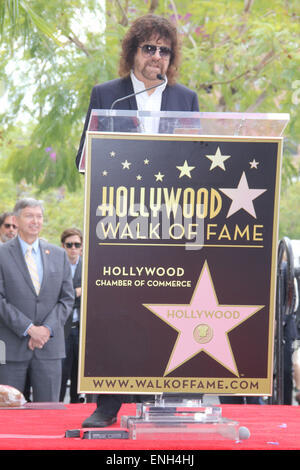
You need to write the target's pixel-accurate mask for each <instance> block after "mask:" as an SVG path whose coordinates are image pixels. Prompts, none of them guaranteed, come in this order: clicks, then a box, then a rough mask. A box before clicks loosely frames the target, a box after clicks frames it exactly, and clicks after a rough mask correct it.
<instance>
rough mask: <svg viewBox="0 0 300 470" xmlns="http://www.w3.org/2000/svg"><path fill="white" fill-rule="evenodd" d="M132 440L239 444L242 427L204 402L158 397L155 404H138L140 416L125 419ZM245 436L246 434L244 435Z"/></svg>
mask: <svg viewBox="0 0 300 470" xmlns="http://www.w3.org/2000/svg"><path fill="white" fill-rule="evenodd" d="M121 427H122V428H126V429H128V432H129V439H133V440H143V439H159V440H163V439H168V440H170V439H171V440H202V439H203V440H220V439H221V440H224V439H232V440H235V441H239V440H240V439H241V438H244V437H241V433H240V428H239V423H238V422H237V421H233V420H230V419H227V418H223V417H222V409H221V408H219V407H215V406H212V407H211V406H203V403H202V401H201V400H197V399H185V398H184V397H177V398H174V399H172V398H170V397H169V398H168V397H163V396H162V395H158V396H156V397H155V402H154V403H150V402H144V403H137V408H136V416H122V418H121ZM244 434H245V433H244Z"/></svg>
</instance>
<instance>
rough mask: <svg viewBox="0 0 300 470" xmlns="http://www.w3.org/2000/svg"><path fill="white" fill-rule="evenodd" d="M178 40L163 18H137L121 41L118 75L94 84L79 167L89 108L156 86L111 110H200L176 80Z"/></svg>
mask: <svg viewBox="0 0 300 470" xmlns="http://www.w3.org/2000/svg"><path fill="white" fill-rule="evenodd" d="M179 64H180V41H179V37H178V32H177V29H176V27H175V26H174V25H173V24H172V23H171V22H170V21H169V20H167V19H166V18H163V17H160V16H156V15H152V14H148V15H145V16H143V17H141V18H138V19H137V20H136V21H134V23H133V24H132V26H131V28H130V29H129V30H128V32H127V34H126V35H125V37H124V39H123V42H122V50H121V55H120V63H119V75H120V78H117V79H115V80H111V81H109V82H106V83H103V84H101V85H96V86H94V88H93V90H92V93H91V98H90V104H89V108H88V112H87V115H86V120H85V124H84V129H83V133H82V136H81V141H80V146H79V150H78V153H77V156H76V165H77V168H79V165H80V159H81V153H82V149H83V146H84V140H85V133H86V130H87V127H88V123H89V120H90V114H91V110H92V109H111V106H112V104H113V103H115V102H116V100H119V99H120V98H124V97H126V96H129V95H132V94H134V93H138V92H141V91H142V90H145V89H147V88H150V87H152V86H155V85H159V84H160V83H163V82H162V79H161V78H158V76H159V77H164V79H165V82H164V83H163V84H162V85H161V86H158V87H157V88H152V89H151V90H148V91H147V92H146V91H145V93H140V94H138V95H137V96H131V97H130V98H128V99H125V100H122V101H119V102H117V103H115V105H114V109H122V110H140V111H199V104H198V97H197V94H196V93H195V92H194V91H192V90H190V89H189V88H187V87H186V86H184V85H181V84H179V83H177V82H176V78H177V74H178V69H179Z"/></svg>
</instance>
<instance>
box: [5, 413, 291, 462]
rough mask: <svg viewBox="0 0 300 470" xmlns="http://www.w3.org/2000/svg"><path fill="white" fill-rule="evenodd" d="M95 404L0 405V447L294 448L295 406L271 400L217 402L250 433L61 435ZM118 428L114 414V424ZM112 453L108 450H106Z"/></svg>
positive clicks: (91, 448)
mask: <svg viewBox="0 0 300 470" xmlns="http://www.w3.org/2000/svg"><path fill="white" fill-rule="evenodd" d="M94 409H95V404H78V405H65V408H64V409H58V410H8V409H1V408H0V450H106V451H110V450H124V451H125V450H126V451H131V450H132V451H134V450H152V451H155V450H156V451H160V450H170V449H172V450H190V451H195V450H300V407H297V406H277V405H261V406H259V405H222V415H223V417H224V418H229V419H233V420H236V421H238V422H239V425H240V426H246V427H247V428H248V429H249V431H250V433H251V435H250V438H249V439H247V440H243V441H238V442H235V441H233V440H222V439H220V440H215V441H206V440H200V441H199V440H197V441H196V440H193V441H180V440H162V441H159V440H142V441H138V440H124V439H117V440H116V439H108V440H103V439H82V438H65V437H64V436H65V432H66V431H67V430H70V429H80V426H81V423H82V421H83V420H84V419H85V418H86V417H87V416H89V415H90V414H91V413H92V411H93V410H94ZM121 413H122V414H125V415H131V416H132V415H135V405H131V404H130V405H126V404H124V405H123V407H122V409H121ZM119 427H120V414H119V419H118V422H117V423H116V424H114V425H113V426H111V427H110V428H109V429H118V428H119ZM112 455H113V454H112Z"/></svg>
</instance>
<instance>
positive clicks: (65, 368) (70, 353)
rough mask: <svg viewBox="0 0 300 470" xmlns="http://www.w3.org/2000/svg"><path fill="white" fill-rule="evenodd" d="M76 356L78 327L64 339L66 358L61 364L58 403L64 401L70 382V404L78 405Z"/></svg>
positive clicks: (77, 352) (77, 350) (77, 351)
mask: <svg viewBox="0 0 300 470" xmlns="http://www.w3.org/2000/svg"><path fill="white" fill-rule="evenodd" d="M78 355H79V326H75V327H72V328H71V331H70V333H69V335H68V337H67V338H66V357H65V359H63V362H62V380H61V389H60V397H59V399H60V401H64V398H65V395H66V388H67V382H68V380H69V379H70V380H71V386H70V403H78V401H79V396H78V393H77V382H78Z"/></svg>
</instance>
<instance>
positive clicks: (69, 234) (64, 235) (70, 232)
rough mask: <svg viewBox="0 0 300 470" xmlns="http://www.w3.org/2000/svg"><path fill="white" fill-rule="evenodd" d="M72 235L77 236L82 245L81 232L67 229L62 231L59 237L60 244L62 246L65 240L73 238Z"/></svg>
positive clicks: (76, 229)
mask: <svg viewBox="0 0 300 470" xmlns="http://www.w3.org/2000/svg"><path fill="white" fill-rule="evenodd" d="M74 235H77V236H78V237H79V238H80V240H81V243H82V232H81V230H79V228H67V229H66V230H64V231H63V233H62V234H61V236H60V241H61V243H62V244H64V243H65V240H66V239H67V238H69V237H73V236H74Z"/></svg>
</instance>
